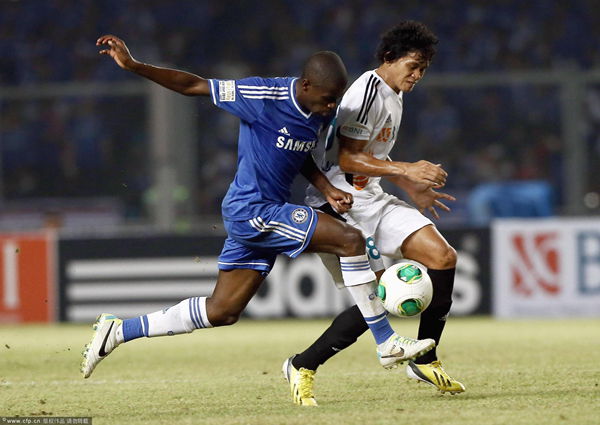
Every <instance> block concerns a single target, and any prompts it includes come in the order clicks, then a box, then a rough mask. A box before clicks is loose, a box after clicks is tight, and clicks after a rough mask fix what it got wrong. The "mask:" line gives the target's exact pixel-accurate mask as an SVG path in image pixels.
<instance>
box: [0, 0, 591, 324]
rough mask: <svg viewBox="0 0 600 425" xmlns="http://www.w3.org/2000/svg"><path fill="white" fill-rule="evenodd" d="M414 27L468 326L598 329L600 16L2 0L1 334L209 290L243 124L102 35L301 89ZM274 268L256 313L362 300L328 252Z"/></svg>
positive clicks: (540, 7) (424, 110) (481, 4)
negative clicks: (431, 43)
mask: <svg viewBox="0 0 600 425" xmlns="http://www.w3.org/2000/svg"><path fill="white" fill-rule="evenodd" d="M404 18H411V19H417V20H421V21H424V22H425V23H426V24H427V25H428V26H430V27H431V28H432V29H433V30H434V31H435V32H436V33H437V35H438V36H439V38H440V44H439V49H438V54H437V56H436V57H435V60H434V62H433V64H432V66H431V67H430V70H429V71H428V74H427V76H426V78H425V79H424V80H423V81H422V82H421V83H420V84H419V86H418V87H417V88H416V90H415V91H414V92H413V93H411V94H409V95H407V96H406V98H405V99H406V100H405V113H404V117H403V123H402V126H401V131H400V136H399V141H398V143H397V145H396V148H395V152H394V154H393V157H394V158H395V159H398V160H406V161H414V160H417V159H422V158H424V159H428V160H430V161H433V162H441V163H442V164H443V165H444V167H445V168H446V169H447V170H448V171H449V174H450V177H449V180H448V186H447V188H446V189H447V191H448V192H449V193H451V194H453V195H455V196H456V197H457V198H458V201H457V202H456V203H455V204H453V205H452V208H453V212H452V213H451V214H444V215H443V218H442V220H441V221H440V222H439V227H440V229H441V230H442V232H443V233H444V234H445V235H446V236H447V237H448V239H449V240H450V241H451V242H452V243H453V244H454V246H455V247H456V248H457V249H459V266H458V278H457V284H456V294H455V303H454V306H453V314H456V315H467V314H495V315H496V316H498V317H518V316H527V315H534V316H548V315H562V316H575V315H586V316H598V315H599V314H600V280H599V277H598V276H600V231H599V229H600V221H599V220H598V219H597V216H598V213H599V212H600V180H599V179H598V178H597V175H596V174H597V173H596V170H597V169H598V167H599V166H600V137H599V134H600V133H599V131H598V130H599V129H600V49H599V45H598V39H600V27H599V26H598V25H597V23H598V22H600V8H599V7H598V6H597V5H596V4H595V2H594V1H592V0H589V1H585V0H575V1H569V2H558V1H541V0H540V1H529V2H518V1H498V2H490V1H485V0H478V1H468V2H467V1H460V2H459V1H443V0H437V1H428V2H421V1H411V0H408V1H403V2H400V3H397V2H387V1H378V0H375V1H362V0H360V1H359V0H356V1H345V2H341V3H340V2H339V1H329V0H321V1H306V2H295V1H275V0H270V1H264V2H260V7H257V4H256V3H254V2H241V1H240V2H216V1H203V2H196V1H178V2H166V1H141V0H140V1H126V2H125V1H116V0H112V1H104V2H93V1H78V2H73V1H67V0H47V1H42V0H39V1H38V0H30V1H0V232H1V233H0V245H1V246H0V253H1V254H2V255H1V260H0V264H1V266H2V274H1V276H0V283H1V285H0V322H21V321H53V320H73V321H89V320H91V319H92V318H93V317H94V316H95V315H96V314H97V313H98V312H100V311H113V312H114V313H117V314H122V315H125V316H133V315H136V314H139V313H142V312H147V311H152V310H156V309H159V308H162V307H164V306H168V305H170V304H172V303H174V302H176V301H178V300H179V299H182V298H185V297H188V296H191V295H205V294H208V293H210V290H211V288H212V284H213V283H214V277H215V275H216V267H215V264H214V260H215V257H216V255H218V253H219V250H220V243H221V241H222V238H223V231H222V226H221V221H220V218H219V210H220V202H221V199H222V197H223V195H224V194H225V192H226V190H227V186H228V184H229V182H230V181H231V179H232V177H233V175H234V173H235V162H236V139H237V122H236V119H235V118H234V117H232V116H230V115H228V114H227V113H224V112H222V111H219V110H217V108H215V107H214V106H212V104H211V103H210V101H209V100H208V99H189V98H184V97H182V96H177V95H173V94H170V93H168V92H167V91H166V90H164V89H162V88H157V87H156V86H153V85H151V84H149V83H146V82H145V81H142V80H141V79H140V78H137V77H136V76H134V75H131V74H129V73H127V72H124V71H122V70H121V69H119V68H118V67H117V66H116V65H115V64H114V63H113V62H112V61H111V60H109V59H108V58H105V57H100V56H99V55H98V54H97V52H98V48H97V47H96V46H95V40H96V38H97V37H98V36H99V35H101V34H103V33H113V34H116V35H118V36H120V37H122V38H123V39H124V40H125V41H126V42H127V43H128V45H129V47H130V49H131V51H132V53H133V55H134V57H136V58H137V59H139V60H142V61H145V62H149V63H154V64H161V65H166V66H172V67H176V68H179V69H185V70H188V71H191V72H194V73H197V74H199V75H202V76H205V77H212V76H215V77H217V76H218V77H221V78H237V77H241V76H247V75H273V76H276V75H288V74H291V75H293V74H296V73H297V70H298V69H299V68H300V66H301V63H302V61H303V59H304V58H305V57H306V56H307V55H309V54H310V53H311V52H313V51H316V50H323V49H331V50H335V51H336V52H338V53H339V54H340V55H341V56H342V57H343V59H344V60H345V62H346V65H347V67H348V70H349V72H350V73H351V75H352V76H353V77H356V76H358V75H359V74H360V73H361V72H363V71H364V70H366V69H370V68H374V67H375V66H376V63H375V62H374V58H373V51H374V48H375V46H376V44H377V41H378V36H379V34H380V33H381V32H382V31H383V30H385V29H386V28H388V27H390V26H392V25H393V24H394V23H396V22H397V21H398V20H399V19H404ZM303 186H304V183H303V181H302V180H300V179H299V180H298V182H297V184H296V186H295V190H294V199H295V200H296V201H301V200H302V192H303ZM388 189H389V190H390V191H392V192H394V189H393V188H388ZM399 195H401V194H399ZM514 218H519V219H522V220H523V221H512V219H514ZM278 264H279V265H278V266H277V269H275V270H274V272H273V273H272V275H271V276H270V278H269V281H268V282H267V284H266V285H265V286H264V287H263V289H262V291H261V294H260V296H259V297H258V298H257V299H256V300H254V301H253V303H252V304H251V305H250V306H249V309H248V314H249V315H250V316H252V317H261V318H265V317H281V316H286V315H293V316H298V317H314V316H332V315H333V314H335V312H337V311H339V310H340V309H341V308H342V306H344V305H347V304H348V302H349V301H348V299H347V297H346V296H345V294H343V293H342V292H339V291H336V290H335V289H334V288H333V286H332V285H330V284H329V282H328V281H327V275H326V274H325V272H324V270H323V269H322V268H321V267H319V266H318V260H317V259H315V258H314V257H313V256H308V255H307V256H303V257H302V258H301V259H299V260H296V261H294V262H288V261H287V260H285V259H281V260H280V261H279V263H278ZM557 307H558V308H557Z"/></svg>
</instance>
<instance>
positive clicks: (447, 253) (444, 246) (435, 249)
mask: <svg viewBox="0 0 600 425" xmlns="http://www.w3.org/2000/svg"><path fill="white" fill-rule="evenodd" d="M402 253H403V254H404V257H406V258H409V259H411V260H415V261H418V262H419V263H421V264H423V265H425V266H426V267H427V268H430V269H436V270H444V269H450V268H453V267H456V251H455V250H454V248H452V246H450V244H449V243H448V241H446V239H445V238H444V237H443V236H442V235H441V233H440V232H439V231H438V229H437V228H436V227H435V226H434V225H433V224H431V225H428V226H425V227H423V228H421V229H419V230H417V231H416V232H414V233H413V234H411V235H410V236H409V237H408V238H406V240H405V241H404V243H403V244H402Z"/></svg>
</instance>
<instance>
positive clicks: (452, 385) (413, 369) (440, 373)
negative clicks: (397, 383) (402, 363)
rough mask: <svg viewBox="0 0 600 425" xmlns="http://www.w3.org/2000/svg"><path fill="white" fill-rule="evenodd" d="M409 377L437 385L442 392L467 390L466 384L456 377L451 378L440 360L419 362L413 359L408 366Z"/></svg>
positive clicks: (455, 392)
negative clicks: (425, 362)
mask: <svg viewBox="0 0 600 425" xmlns="http://www.w3.org/2000/svg"><path fill="white" fill-rule="evenodd" d="M406 374H407V375H408V377H409V378H413V379H416V380H418V381H421V382H426V383H428V384H429V385H433V386H434V387H436V388H437V389H438V390H439V391H440V392H441V393H442V394H444V393H446V392H449V393H450V394H453V395H454V394H458V393H462V392H464V391H465V386H464V385H463V384H461V383H460V382H458V381H457V380H455V379H452V378H450V376H448V374H447V373H446V371H445V370H444V368H443V367H442V362H440V361H439V360H436V361H433V362H431V363H427V364H417V363H414V362H412V361H410V362H408V366H406Z"/></svg>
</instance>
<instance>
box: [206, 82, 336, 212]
mask: <svg viewBox="0 0 600 425" xmlns="http://www.w3.org/2000/svg"><path fill="white" fill-rule="evenodd" d="M296 80H297V78H289V77H287V78H260V77H250V78H245V79H242V80H235V81H234V80H209V83H210V91H211V95H212V100H213V102H214V104H215V105H217V106H218V107H220V108H222V109H225V110H226V111H229V112H231V113H233V114H234V115H236V116H238V117H239V118H240V133H239V138H238V163H237V167H238V169H237V173H236V175H235V178H234V180H233V182H232V183H231V185H230V186H229V190H228V191H227V195H226V196H225V199H224V200H223V204H222V212H223V217H224V218H225V219H228V220H232V221H243V220H249V219H251V218H254V217H256V216H257V215H259V212H260V210H261V208H263V207H264V206H265V204H268V203H276V204H284V203H285V202H287V201H288V200H289V198H290V187H291V185H292V182H293V180H294V178H295V177H296V175H297V174H298V173H299V172H300V168H301V167H302V165H303V164H304V161H305V160H306V157H307V156H308V155H310V151H311V150H312V149H313V148H314V147H315V146H316V144H317V140H318V133H319V132H320V131H321V129H322V128H323V126H324V124H325V121H326V120H325V118H324V117H322V116H321V115H314V114H311V113H307V112H305V111H303V110H302V109H301V108H300V105H299V104H298V102H297V101H296V90H295V83H296Z"/></svg>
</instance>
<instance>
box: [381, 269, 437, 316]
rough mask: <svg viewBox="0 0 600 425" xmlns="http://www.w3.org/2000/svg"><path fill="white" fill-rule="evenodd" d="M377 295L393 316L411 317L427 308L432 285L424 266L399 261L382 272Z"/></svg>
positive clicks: (431, 293) (431, 295)
mask: <svg viewBox="0 0 600 425" xmlns="http://www.w3.org/2000/svg"><path fill="white" fill-rule="evenodd" d="M377 295H378V296H379V298H381V300H382V301H383V306H384V307H385V309H386V310H387V311H389V312H390V313H391V314H393V315H394V316H398V317H411V316H415V315H417V314H419V313H421V312H422V311H424V310H425V309H426V308H427V307H429V304H430V303H431V298H432V297H433V285H432V284H431V278H430V277H429V275H428V274H427V268H426V267H425V266H424V265H422V264H420V263H417V262H416V261H412V260H401V261H400V262H399V263H397V264H394V265H393V266H391V267H389V268H388V269H387V270H386V271H385V272H383V275H382V276H381V279H379V286H378V288H377Z"/></svg>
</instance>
